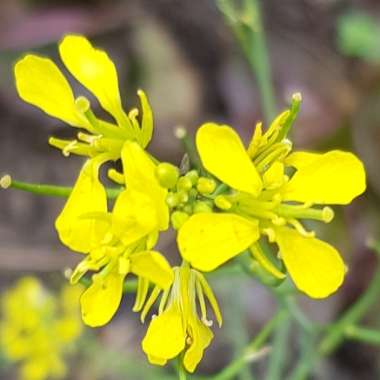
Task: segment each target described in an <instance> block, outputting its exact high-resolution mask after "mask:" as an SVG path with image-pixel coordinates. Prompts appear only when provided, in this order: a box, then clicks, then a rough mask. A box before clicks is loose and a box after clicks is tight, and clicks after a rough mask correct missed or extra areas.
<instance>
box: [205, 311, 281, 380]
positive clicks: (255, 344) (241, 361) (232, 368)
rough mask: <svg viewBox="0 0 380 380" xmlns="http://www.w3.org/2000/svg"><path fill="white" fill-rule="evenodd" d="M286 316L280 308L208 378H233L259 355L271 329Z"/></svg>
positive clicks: (210, 379) (224, 379)
mask: <svg viewBox="0 0 380 380" xmlns="http://www.w3.org/2000/svg"><path fill="white" fill-rule="evenodd" d="M285 317H286V312H285V311H284V310H280V311H279V312H277V313H276V314H275V316H274V317H273V318H272V319H271V320H270V321H269V322H267V324H266V325H265V326H264V327H263V328H262V329H261V330H260V332H259V333H258V334H257V335H256V337H255V338H254V339H253V340H252V341H251V342H250V343H249V344H248V345H247V346H246V348H245V349H244V350H243V351H242V353H241V354H240V355H239V356H238V357H237V358H236V359H235V360H233V361H232V362H231V363H230V364H228V365H227V367H225V368H224V369H223V370H222V371H221V372H219V373H218V374H217V375H215V376H212V377H209V378H208V379H209V380H230V379H233V378H234V377H235V376H236V375H237V374H238V373H240V371H241V369H242V368H243V367H244V366H246V365H247V363H249V362H251V361H254V360H255V359H257V358H258V357H259V356H260V355H259V353H260V350H261V349H262V348H263V346H264V344H265V343H266V341H267V340H268V338H269V337H270V335H271V334H272V332H273V330H274V329H275V328H276V326H278V325H279V324H280V323H281V322H282V321H283V320H284V318H285Z"/></svg>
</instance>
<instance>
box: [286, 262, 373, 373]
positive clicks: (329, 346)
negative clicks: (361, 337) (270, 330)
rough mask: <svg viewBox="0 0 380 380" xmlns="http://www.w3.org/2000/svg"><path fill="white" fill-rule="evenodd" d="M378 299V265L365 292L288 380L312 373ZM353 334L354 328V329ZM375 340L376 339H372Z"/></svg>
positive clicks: (332, 326) (330, 328)
mask: <svg viewBox="0 0 380 380" xmlns="http://www.w3.org/2000/svg"><path fill="white" fill-rule="evenodd" d="M379 297H380V265H379V264H378V267H377V270H376V272H375V274H374V276H373V278H372V280H371V282H370V284H369V286H368V288H367V289H366V291H365V292H364V293H363V294H362V296H361V297H360V298H359V299H358V300H357V302H356V303H355V304H354V305H352V306H351V307H350V308H349V309H348V310H347V311H346V312H345V313H344V314H343V316H342V317H341V318H340V319H339V320H338V321H337V322H335V323H333V324H332V325H330V326H329V328H328V330H327V332H326V335H325V336H324V337H323V338H322V340H321V341H320V344H319V345H318V347H317V350H316V351H315V352H313V354H312V355H309V356H308V357H307V359H305V360H301V361H300V363H299V365H298V367H297V368H296V370H295V371H294V372H293V375H292V376H291V377H290V378H289V379H290V380H304V379H306V378H307V376H308V375H309V374H310V372H311V371H312V369H313V367H314V365H315V363H316V362H317V361H318V360H320V358H321V356H328V355H330V354H331V353H333V352H334V351H335V350H336V349H337V348H338V347H339V345H340V344H341V343H342V342H343V341H344V339H345V338H346V337H347V332H348V334H349V333H350V329H352V327H353V326H355V325H356V324H357V323H358V322H359V321H360V320H361V319H362V318H363V317H364V315H365V314H366V313H367V311H368V310H369V308H370V307H371V306H372V305H373V304H374V303H375V302H376V301H377V300H378V298H379ZM356 331H358V330H356ZM354 334H355V328H354ZM373 339H376V338H373Z"/></svg>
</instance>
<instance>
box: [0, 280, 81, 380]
mask: <svg viewBox="0 0 380 380" xmlns="http://www.w3.org/2000/svg"><path fill="white" fill-rule="evenodd" d="M81 292H82V289H81V286H76V287H72V286H64V287H63V288H62V290H61V293H60V294H59V296H58V298H57V296H56V295H53V294H51V293H49V292H48V291H47V290H46V289H45V288H44V287H43V286H42V284H41V283H40V282H39V281H38V280H37V279H36V278H34V277H24V278H22V279H20V280H19V281H18V282H17V284H16V285H15V286H14V287H13V288H11V289H10V290H8V291H7V292H5V293H4V295H3V296H2V298H1V311H2V316H1V321H0V347H1V350H2V352H3V354H4V355H5V357H6V358H7V359H8V360H9V361H10V362H15V363H20V377H19V378H20V379H22V380H44V379H48V378H62V377H64V376H65V374H66V371H67V368H66V365H65V362H64V356H65V355H67V354H68V353H70V352H72V351H73V350H74V348H75V341H76V340H77V339H78V338H79V336H80V334H81V332H82V329H83V324H82V321H81V318H80V312H79V307H78V300H79V296H80V293H81Z"/></svg>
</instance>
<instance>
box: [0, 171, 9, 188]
mask: <svg viewBox="0 0 380 380" xmlns="http://www.w3.org/2000/svg"><path fill="white" fill-rule="evenodd" d="M11 185H12V178H11V176H10V175H9V174H6V175H4V176H2V177H1V178H0V187H1V188H2V189H8V188H9V187H10V186H11Z"/></svg>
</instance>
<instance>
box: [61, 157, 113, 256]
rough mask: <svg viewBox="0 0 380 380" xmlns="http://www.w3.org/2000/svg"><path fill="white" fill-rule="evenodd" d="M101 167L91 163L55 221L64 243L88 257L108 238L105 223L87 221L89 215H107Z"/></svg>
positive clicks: (82, 171)
mask: <svg viewBox="0 0 380 380" xmlns="http://www.w3.org/2000/svg"><path fill="white" fill-rule="evenodd" d="M98 172H99V164H98V162H97V161H95V160H88V161H87V162H86V163H85V164H84V166H83V167H82V170H81V172H80V174H79V177H78V179H77V182H76V183H75V185H74V188H73V190H72V192H71V194H70V196H69V198H68V200H67V202H66V204H65V207H64V208H63V210H62V212H61V213H60V215H59V216H58V218H57V220H56V221H55V228H56V229H57V232H58V235H59V238H60V239H61V241H62V243H63V244H65V245H67V246H68V247H69V248H71V249H72V250H74V251H78V252H83V253H87V252H89V251H90V250H91V249H92V248H94V247H96V246H97V245H98V244H99V243H100V242H101V241H102V240H103V238H104V234H105V232H106V230H107V229H108V228H109V226H108V223H107V222H106V221H104V220H100V219H99V220H98V219H94V218H86V217H85V216H86V214H91V213H106V212H107V195H106V192H105V189H104V187H103V185H102V184H101V183H100V181H99V178H98Z"/></svg>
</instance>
